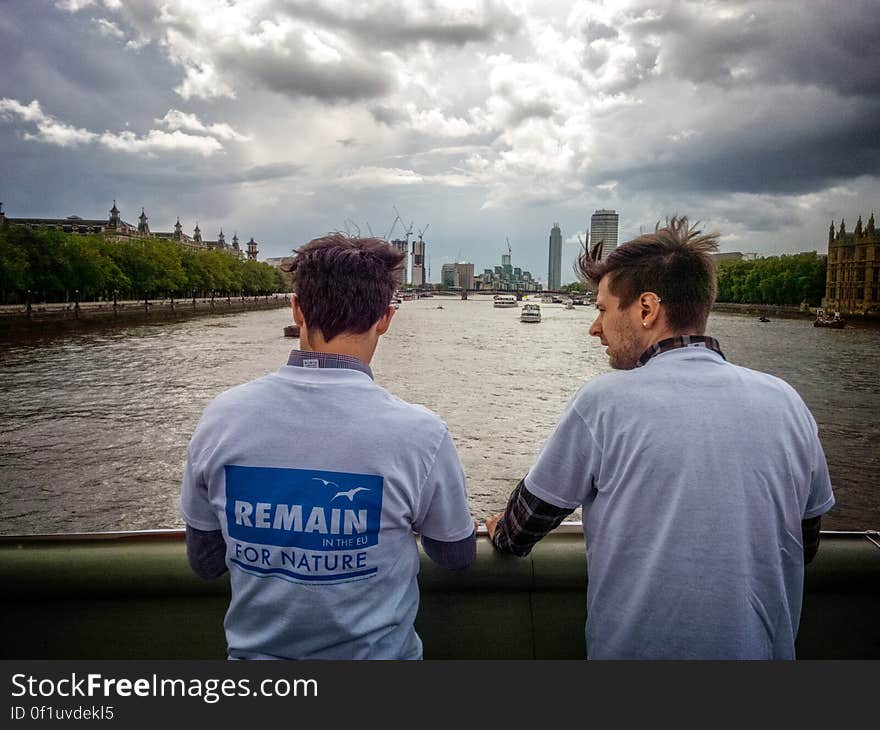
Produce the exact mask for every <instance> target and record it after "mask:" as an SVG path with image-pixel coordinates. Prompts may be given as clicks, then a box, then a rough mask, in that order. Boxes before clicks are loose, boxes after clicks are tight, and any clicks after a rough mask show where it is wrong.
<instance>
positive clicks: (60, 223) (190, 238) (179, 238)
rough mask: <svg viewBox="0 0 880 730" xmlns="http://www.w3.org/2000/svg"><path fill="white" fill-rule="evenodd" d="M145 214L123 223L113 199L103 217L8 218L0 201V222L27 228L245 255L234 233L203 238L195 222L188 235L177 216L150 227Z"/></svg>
mask: <svg viewBox="0 0 880 730" xmlns="http://www.w3.org/2000/svg"><path fill="white" fill-rule="evenodd" d="M148 221H149V218H148V217H147V214H146V211H145V210H144V209H143V208H141V214H140V216H138V222H137V225H134V224H132V223H127V222H126V221H124V220H123V219H122V216H121V215H120V212H119V209H118V208H117V207H116V201H115V200H114V201H113V207H112V208H111V209H110V215H109V217H108V218H106V219H103V220H102V219H85V218H80V217H79V216H75V215H72V216H68V217H67V218H9V217H8V216H7V215H6V214H5V213H4V212H3V207H2V203H0V225H3V224H5V223H9V224H13V225H19V226H28V227H29V228H42V229H47V230H58V231H61V232H63V233H74V234H79V235H83V236H94V235H100V236H105V237H107V238H109V239H111V240H114V241H124V240H129V239H137V238H159V239H163V240H166V241H176V242H177V243H179V244H181V245H183V246H189V247H191V248H199V249H210V250H215V251H224V252H225V253H228V254H231V255H232V256H235V257H237V258H240V259H243V258H245V252H244V250H243V249H242V248H241V246H240V245H239V242H238V234H234V235H233V236H232V243H231V244H230V243H227V242H226V237H225V236H224V235H223V229H222V228H221V229H220V233H219V234H218V235H217V240H216V241H206V240H203V239H202V231H201V229H200V228H199V224H198V223H196V226H195V228H194V229H193V233H192V235H188V234H186V233H184V232H183V226H182V225H181V224H180V218H178V219H177V223H175V224H174V230H173V231H151V230H150V225H149V222H148ZM257 252H258V251H257V243H256V242H255V241H254V239H253V237H252V238H251V240H250V242H249V243H248V252H247V258H248V259H250V260H253V261H256V257H257Z"/></svg>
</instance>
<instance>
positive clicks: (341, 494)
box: [330, 487, 370, 502]
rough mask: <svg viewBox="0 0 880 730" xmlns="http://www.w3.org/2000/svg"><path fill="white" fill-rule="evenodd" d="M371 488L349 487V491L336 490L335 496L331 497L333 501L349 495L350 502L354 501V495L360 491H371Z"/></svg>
mask: <svg viewBox="0 0 880 730" xmlns="http://www.w3.org/2000/svg"><path fill="white" fill-rule="evenodd" d="M369 491H370V490H369V489H367V488H366V487H355V488H354V489H349V490H348V491H347V492H336V494H334V495H333V497H332V498H331V499H330V501H331V502H332V501H333V500H334V499H336V498H337V497H348V501H349V502H354V495H356V494H357V493H358V492H369Z"/></svg>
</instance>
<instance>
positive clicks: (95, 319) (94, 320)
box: [0, 294, 290, 337]
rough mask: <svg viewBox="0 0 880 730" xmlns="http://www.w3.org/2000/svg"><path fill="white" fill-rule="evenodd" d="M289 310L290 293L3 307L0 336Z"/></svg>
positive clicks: (0, 315) (0, 312)
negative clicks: (258, 311) (257, 311)
mask: <svg viewBox="0 0 880 730" xmlns="http://www.w3.org/2000/svg"><path fill="white" fill-rule="evenodd" d="M284 307H290V296H289V295H288V294H273V295H270V296H262V297H224V298H222V299H221V298H214V299H175V300H171V299H157V300H150V301H146V302H144V301H132V300H129V301H123V302H107V301H103V302H76V303H66V304H65V303H53V304H32V305H31V306H30V307H28V306H26V305H19V306H13V307H0V337H19V336H27V335H28V334H43V333H46V332H50V331H58V330H63V331H66V330H80V329H86V328H96V327H112V326H115V325H124V326H129V325H132V324H145V323H149V322H152V323H160V322H169V321H177V320H181V319H191V318H193V317H200V316H205V315H214V314H233V313H236V312H250V311H255V310H265V309H280V308H284Z"/></svg>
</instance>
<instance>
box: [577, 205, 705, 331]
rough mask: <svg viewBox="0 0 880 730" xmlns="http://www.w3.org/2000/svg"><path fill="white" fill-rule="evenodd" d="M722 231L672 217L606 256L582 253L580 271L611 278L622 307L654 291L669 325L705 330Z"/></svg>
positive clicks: (592, 277)
mask: <svg viewBox="0 0 880 730" xmlns="http://www.w3.org/2000/svg"><path fill="white" fill-rule="evenodd" d="M718 235H719V234H717V233H703V232H702V231H700V230H698V229H697V226H696V225H694V226H689V225H688V219H687V218H686V217H677V216H673V218H672V219H671V220H668V221H667V222H666V225H665V226H663V228H661V227H660V224H659V223H657V225H656V227H655V229H654V232H653V233H646V234H644V235H641V236H639V237H638V238H634V239H633V240H631V241H627V242H626V243H624V244H622V245H620V246H618V247H617V248H615V249H613V250H612V251H611V253H609V254H608V257H607V258H605V259H599V258H598V256H596V255H593V254H591V252H590V251H584V252H583V253H582V254H581V256H580V258H579V259H578V263H577V270H578V273H579V274H580V276H581V278H583V279H588V280H590V281H591V282H593V283H594V284H596V285H598V284H599V282H600V281H601V280H602V278H603V277H605V276H608V277H609V280H608V290H609V291H610V292H611V293H612V294H613V295H614V296H616V297H618V298H619V299H620V308H621V309H626V308H627V307H629V306H630V305H631V304H632V303H633V302H634V301H635V300H636V299H637V298H638V297H639V296H640V295H641V294H642V293H643V292H646V291H652V292H655V293H656V294H657V296H659V297H660V299H661V301H662V302H663V306H664V308H665V310H666V319H667V321H668V322H669V326H670V328H671V329H673V330H674V331H676V332H678V333H681V334H687V333H692V334H694V333H697V332H700V333H701V332H703V331H704V330H705V328H706V320H707V318H708V317H709V310H710V309H711V308H712V303H713V302H714V301H715V294H716V293H717V283H716V272H715V262H714V261H713V260H712V257H711V256H710V255H709V253H710V252H711V251H716V250H717V249H718ZM593 250H594V251H595V247H594V249H593Z"/></svg>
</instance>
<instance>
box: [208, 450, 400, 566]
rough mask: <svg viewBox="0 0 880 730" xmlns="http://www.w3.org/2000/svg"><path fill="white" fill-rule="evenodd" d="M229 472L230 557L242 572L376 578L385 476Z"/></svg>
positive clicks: (253, 469) (294, 471)
mask: <svg viewBox="0 0 880 730" xmlns="http://www.w3.org/2000/svg"><path fill="white" fill-rule="evenodd" d="M225 473H226V522H227V530H228V533H229V537H230V543H231V544H230V550H231V551H232V556H231V559H232V562H233V563H234V564H235V565H237V566H238V567H239V568H241V569H242V570H246V571H248V572H250V573H253V574H256V575H266V576H269V575H274V576H277V577H281V578H285V579H288V580H296V581H299V580H302V581H323V582H333V581H346V580H353V579H356V578H363V577H367V576H370V575H374V574H375V573H376V571H377V568H376V567H375V565H371V563H372V562H374V561H372V560H371V559H370V557H371V553H372V552H374V551H372V550H371V548H374V547H375V546H377V545H378V543H379V527H380V518H381V514H382V488H383V479H382V477H380V476H376V475H372V474H346V473H341V472H325V471H312V470H307V469H278V468H271V467H250V466H227V467H226V468H225Z"/></svg>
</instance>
